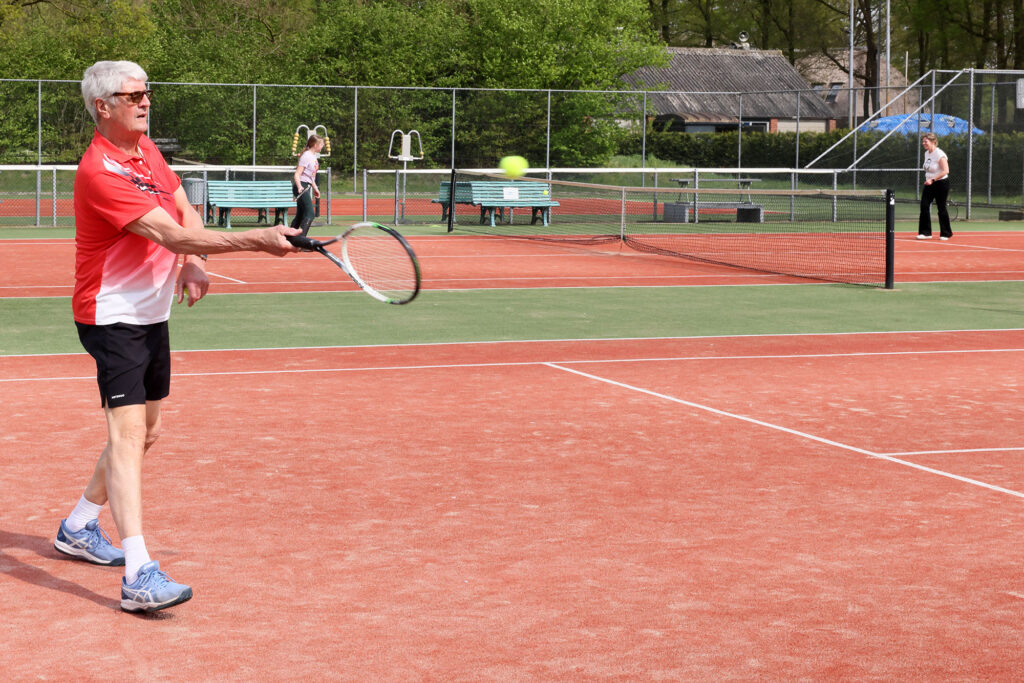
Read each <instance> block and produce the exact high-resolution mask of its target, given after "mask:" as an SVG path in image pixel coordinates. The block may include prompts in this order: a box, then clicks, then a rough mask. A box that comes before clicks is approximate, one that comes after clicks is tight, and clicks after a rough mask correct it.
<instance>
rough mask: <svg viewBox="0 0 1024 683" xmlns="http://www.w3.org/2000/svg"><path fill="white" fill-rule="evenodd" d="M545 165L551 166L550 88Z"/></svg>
mask: <svg viewBox="0 0 1024 683" xmlns="http://www.w3.org/2000/svg"><path fill="white" fill-rule="evenodd" d="M544 167H545V168H551V91H550V90H548V129H547V139H546V140H545V141H544Z"/></svg>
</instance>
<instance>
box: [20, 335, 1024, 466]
mask: <svg viewBox="0 0 1024 683" xmlns="http://www.w3.org/2000/svg"><path fill="white" fill-rule="evenodd" d="M608 341H618V340H608ZM621 341H629V340H621ZM474 343H481V344H502V343H505V342H462V344H474ZM541 343H543V342H541ZM433 345H434V344H409V346H433ZM440 345H441V346H446V344H440ZM324 348H326V349H332V348H338V349H347V348H357V349H363V348H366V349H371V348H391V345H375V346H355V347H345V346H340V347H330V346H328V347H318V346H313V347H298V348H274V349H232V350H231V351H235V352H238V351H246V350H249V351H252V350H266V351H294V350H316V349H324ZM225 351H227V350H225ZM218 352H220V350H215V351H173V352H172V353H218ZM1021 352H1024V348H1019V349H957V350H933V351H851V352H843V353H790V354H774V355H773V354H762V355H743V356H659V357H653V358H603V359H602V358H586V359H581V360H559V361H539V360H529V361H519V362H513V361H498V362H494V363H430V364H419V365H371V366H361V367H349V368H322V367H321V368H295V369H290V370H289V369H277V370H222V371H214V372H175V373H174V377H215V376H220V375H289V374H295V375H298V374H303V373H326V372H380V371H390V370H438V369H459V368H499V367H517V366H526V365H549V364H556V365H592V364H601V363H664V362H678V361H727V360H789V359H801V358H857V357H869V356H928V355H940V354H949V355H957V354H961V353H1021ZM47 355H51V354H27V355H24V356H0V359H2V358H5V357H6V358H36V357H46V356H47ZM52 355H55V356H84V355H86V354H85V353H76V354H69V353H64V354H52ZM82 379H95V376H93V375H88V376H74V375H72V376H67V377H13V378H12V377H0V384H2V383H5V382H59V381H69V380H82ZM1008 450H1017V449H1014V448H1011V449H1008ZM936 452H947V451H936ZM890 455H902V454H900V453H893V454H890Z"/></svg>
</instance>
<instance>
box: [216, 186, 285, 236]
mask: <svg viewBox="0 0 1024 683" xmlns="http://www.w3.org/2000/svg"><path fill="white" fill-rule="evenodd" d="M206 201H207V203H208V204H209V207H210V213H211V216H208V217H207V220H211V219H212V212H213V209H214V207H216V208H217V212H218V219H217V223H218V224H219V225H221V226H223V227H225V228H227V229H229V230H230V229H231V209H256V210H257V214H256V220H257V222H263V221H265V220H267V212H268V211H269V210H270V209H273V210H274V223H275V224H277V223H285V222H286V221H287V220H288V209H290V208H294V206H295V198H294V197H293V196H292V183H291V181H289V180H210V181H208V182H207V183H206Z"/></svg>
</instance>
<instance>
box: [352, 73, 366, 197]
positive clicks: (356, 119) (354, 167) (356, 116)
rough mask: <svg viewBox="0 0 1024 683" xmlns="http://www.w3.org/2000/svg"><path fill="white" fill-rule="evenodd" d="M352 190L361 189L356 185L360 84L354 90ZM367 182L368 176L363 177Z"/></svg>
mask: <svg viewBox="0 0 1024 683" xmlns="http://www.w3.org/2000/svg"><path fill="white" fill-rule="evenodd" d="M352 93H353V94H352V191H353V192H357V191H358V190H359V188H358V187H356V185H357V183H358V182H359V181H358V178H359V86H358V85H357V86H356V87H355V89H354V90H353V91H352ZM365 184H366V177H365V176H364V177H363V185H364V186H365Z"/></svg>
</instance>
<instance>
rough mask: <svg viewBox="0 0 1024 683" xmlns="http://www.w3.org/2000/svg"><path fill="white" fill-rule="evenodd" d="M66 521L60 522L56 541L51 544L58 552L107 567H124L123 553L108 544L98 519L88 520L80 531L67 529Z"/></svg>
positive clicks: (107, 537)
mask: <svg viewBox="0 0 1024 683" xmlns="http://www.w3.org/2000/svg"><path fill="white" fill-rule="evenodd" d="M67 521H68V520H66V519H62V520H60V528H59V529H57V540H56V541H54V542H53V547H54V548H56V549H57V551H58V552H62V553H64V554H65V555H70V556H71V557H77V558H79V559H82V560H85V561H86V562H92V563H93V564H102V565H104V566H107V567H121V566H124V551H122V550H121V549H120V548H118V547H116V546H115V545H114V544H113V543H111V542H110V537H109V536H107V535H106V534H105V533H104V532H103V529H101V528H100V522H99V520H98V519H93V520H90V521H89V522H88V523H87V524H86V525H85V528H84V529H82V530H81V531H71V530H70V529H68V527H67V525H66V524H65V522H67Z"/></svg>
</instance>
